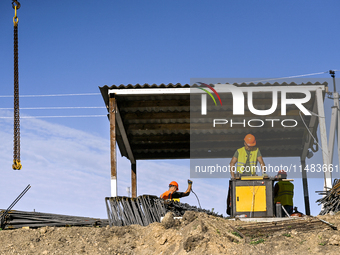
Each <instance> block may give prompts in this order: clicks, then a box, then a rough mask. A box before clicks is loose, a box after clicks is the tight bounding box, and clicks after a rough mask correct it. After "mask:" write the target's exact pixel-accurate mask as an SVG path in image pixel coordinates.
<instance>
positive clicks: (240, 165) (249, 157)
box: [229, 134, 266, 178]
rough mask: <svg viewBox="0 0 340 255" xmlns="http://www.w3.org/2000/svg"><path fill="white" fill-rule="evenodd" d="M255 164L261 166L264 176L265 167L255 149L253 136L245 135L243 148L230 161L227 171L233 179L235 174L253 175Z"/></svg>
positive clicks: (256, 148) (258, 150)
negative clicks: (228, 170)
mask: <svg viewBox="0 0 340 255" xmlns="http://www.w3.org/2000/svg"><path fill="white" fill-rule="evenodd" d="M257 162H259V163H260V165H261V170H262V174H266V166H265V164H264V161H263V159H262V155H261V152H260V149H259V148H258V147H256V140H255V136H253V135H252V134H247V135H246V136H245V138H244V147H242V148H239V149H238V150H237V151H236V152H235V153H234V156H233V158H232V159H231V161H230V164H229V169H230V173H231V177H232V178H235V173H236V176H240V175H243V176H244V175H248V176H249V175H255V174H256V166H257ZM236 163H237V165H236ZM235 165H236V167H235Z"/></svg>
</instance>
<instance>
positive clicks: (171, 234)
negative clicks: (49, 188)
mask: <svg viewBox="0 0 340 255" xmlns="http://www.w3.org/2000/svg"><path fill="white" fill-rule="evenodd" d="M319 218H321V219H324V220H326V221H328V222H330V223H333V224H334V225H336V226H337V227H338V229H340V212H339V213H337V214H335V215H327V216H322V217H320V216H319ZM243 224H246V223H243V222H240V221H230V220H227V219H222V218H217V217H214V216H209V215H206V214H204V213H195V212H187V213H186V214H185V215H184V217H183V218H182V219H181V220H174V219H173V217H172V215H171V213H168V214H167V215H166V217H165V219H164V220H163V222H162V223H153V224H150V225H149V226H147V227H142V226H139V225H131V226H125V227H109V226H107V227H103V228H100V227H58V228H56V227H43V228H39V229H16V230H1V231H0V240H1V242H0V254H72V255H73V254H138V255H139V254H299V255H301V254H340V247H339V245H340V232H339V230H333V229H331V228H329V227H328V226H327V225H326V224H321V225H320V227H319V228H318V229H316V230H315V229H314V230H313V231H307V232H306V231H305V230H298V229H294V224H292V227H290V228H288V229H283V230H280V231H276V232H274V233H265V234H262V235H256V234H255V235H253V236H247V237H246V238H242V237H240V236H239V234H238V233H237V231H235V229H236V230H238V229H240V228H239V227H240V226H242V225H243ZM247 224H249V223H247ZM254 224H256V223H254ZM248 226H249V225H248ZM240 232H242V230H240Z"/></svg>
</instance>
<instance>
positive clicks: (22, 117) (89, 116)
mask: <svg viewBox="0 0 340 255" xmlns="http://www.w3.org/2000/svg"><path fill="white" fill-rule="evenodd" d="M93 117H107V115H104V114H98V115H62V116H54V115H53V116H21V117H20V118H21V119H45V118H93ZM0 119H13V117H0Z"/></svg>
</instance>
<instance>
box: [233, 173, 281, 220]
mask: <svg viewBox="0 0 340 255" xmlns="http://www.w3.org/2000/svg"><path fill="white" fill-rule="evenodd" d="M229 206H230V215H231V216H232V217H235V216H237V215H245V216H246V217H273V216H274V215H275V213H274V200H273V180H272V179H269V178H266V179H264V178H263V177H262V176H244V177H241V179H239V180H231V181H230V205H229Z"/></svg>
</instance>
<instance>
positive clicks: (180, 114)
mask: <svg viewBox="0 0 340 255" xmlns="http://www.w3.org/2000/svg"><path fill="white" fill-rule="evenodd" d="M234 85H236V86H241V87H244V86H294V87H295V86H299V85H297V84H295V83H290V84H287V83H273V84H270V83H265V84H262V83H257V84H252V83H250V84H246V83H242V84H236V83H234ZM300 85H307V86H320V85H323V86H327V83H322V84H321V83H319V82H317V83H310V82H309V83H304V84H300ZM196 86H197V85H193V86H190V85H189V84H184V85H181V84H171V83H170V84H168V85H165V84H160V85H156V84H153V85H149V84H144V85H140V84H136V85H131V84H129V85H119V86H117V85H112V86H111V87H108V86H106V85H105V86H103V87H100V91H101V93H102V96H103V99H104V102H105V104H106V106H107V108H108V105H109V90H127V91H128V90H131V89H163V88H164V89H169V88H176V89H181V88H183V89H187V88H192V87H196ZM253 97H254V106H256V109H259V110H261V109H262V110H263V109H267V108H268V104H269V103H271V93H254V94H253ZM115 98H116V101H117V106H118V109H119V111H120V115H121V118H122V122H123V125H124V128H125V131H126V134H127V137H128V140H129V144H130V146H131V149H132V152H133V155H134V157H135V159H136V160H139V159H174V158H178V159H179V158H190V157H194V158H200V157H202V156H203V155H204V156H205V157H221V158H230V157H232V156H233V154H234V152H235V150H236V149H237V148H239V147H242V146H243V138H244V136H245V135H246V134H247V133H252V134H254V135H255V136H256V140H257V145H258V146H259V147H260V149H261V153H262V155H263V156H264V157H288V156H300V155H301V153H302V149H303V145H304V144H305V141H306V140H307V139H308V137H309V134H308V132H307V130H306V128H305V126H304V125H303V123H302V121H301V117H300V115H299V110H298V109H297V107H295V106H294V105H288V106H287V118H289V119H295V120H296V121H298V125H297V126H296V127H294V128H283V127H280V126H278V127H275V128H272V127H270V126H269V123H266V125H265V126H263V127H261V128H250V127H246V128H240V127H229V128H226V127H223V128H222V127H221V128H212V125H211V121H212V119H213V118H214V116H221V115H220V114H221V112H224V113H225V115H226V118H228V119H230V118H232V119H233V120H235V121H242V120H243V119H245V120H249V119H251V118H254V116H253V115H251V114H248V113H246V115H245V117H243V116H242V117H240V116H233V115H232V106H233V105H232V100H230V99H231V94H230V93H226V94H223V95H222V98H224V101H223V102H227V103H225V104H223V106H219V107H215V106H214V107H211V109H210V108H209V107H208V110H209V114H210V116H208V117H204V118H202V116H200V114H199V109H195V107H193V106H192V104H191V103H192V100H193V98H192V97H190V94H188V93H184V94H166V95H161V94H160V95H158V94H148V93H145V94H143V93H142V94H138V95H129V94H128V93H126V94H124V95H121V94H117V95H116V96H115ZM227 99H228V100H227ZM314 104H315V93H312V98H311V100H310V101H309V102H308V103H306V104H304V106H305V107H306V108H307V109H308V110H310V111H312V109H313V107H314ZM190 111H191V112H190ZM279 111H280V107H278V108H277V110H276V111H275V112H274V113H273V114H272V115H270V116H265V117H263V116H256V119H264V118H270V117H273V118H275V119H283V116H281V115H280V113H279ZM190 114H191V118H190ZM214 114H215V115H214ZM228 116H229V117H228ZM215 118H216V117H215ZM303 118H304V121H305V122H306V124H307V125H309V122H310V120H311V117H310V116H303ZM317 126H318V122H316V125H315V126H314V127H312V130H311V132H312V133H316V130H317ZM190 134H191V135H190ZM190 139H191V143H190ZM117 142H118V145H119V148H120V151H121V154H122V156H126V157H128V154H127V152H126V148H125V146H124V142H123V140H122V137H121V133H120V130H119V129H118V131H117ZM310 145H312V142H311V141H310ZM208 151H210V152H209V153H207V152H208Z"/></svg>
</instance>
